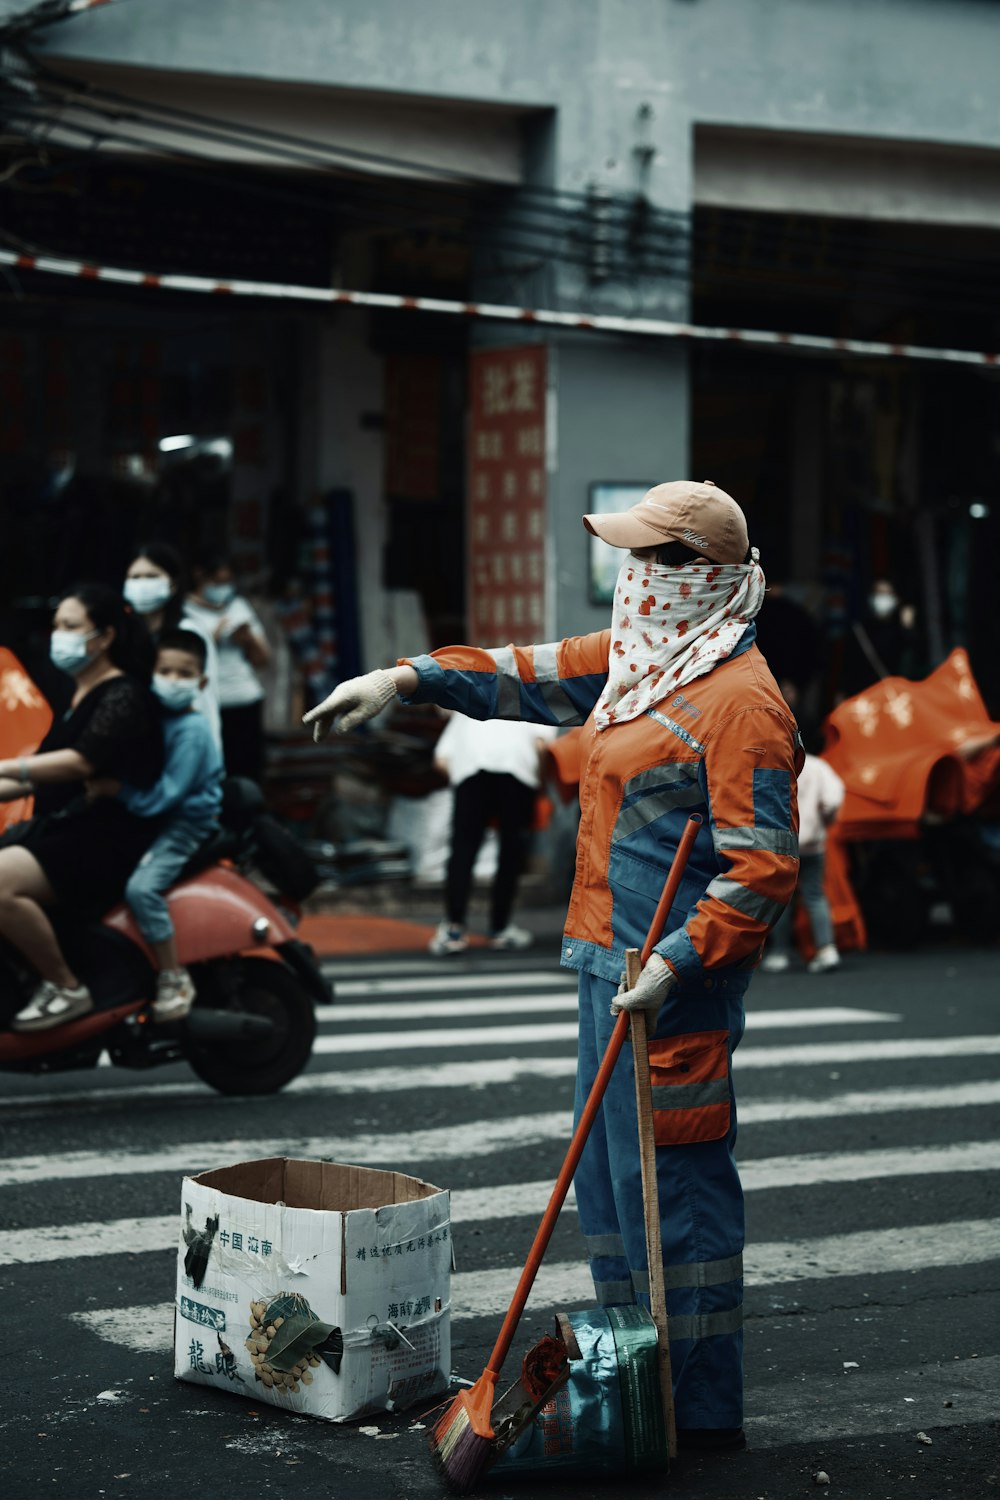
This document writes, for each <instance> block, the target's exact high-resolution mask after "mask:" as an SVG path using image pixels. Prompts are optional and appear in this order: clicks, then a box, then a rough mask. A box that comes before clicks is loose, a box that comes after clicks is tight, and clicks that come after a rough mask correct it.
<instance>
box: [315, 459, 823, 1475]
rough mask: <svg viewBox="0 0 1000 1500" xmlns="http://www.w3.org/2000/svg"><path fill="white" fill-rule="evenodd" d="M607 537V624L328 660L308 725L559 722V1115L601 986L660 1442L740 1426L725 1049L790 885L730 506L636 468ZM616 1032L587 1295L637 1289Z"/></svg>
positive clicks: (601, 1125)
mask: <svg viewBox="0 0 1000 1500" xmlns="http://www.w3.org/2000/svg"><path fill="white" fill-rule="evenodd" d="M583 520H584V525H585V526H586V527H587V528H588V530H589V531H591V532H593V533H594V534H595V535H597V536H599V537H601V538H603V539H604V540H605V541H606V542H609V543H610V544H611V545H612V546H614V547H621V548H622V549H624V551H625V557H624V560H623V562H622V565H621V570H620V572H619V574H618V581H617V585H616V588H615V594H614V603H613V607H612V616H611V626H610V629H608V630H603V631H599V632H596V633H595V634H592V635H585V636H578V637H575V638H573V639H569V640H564V641H561V642H558V643H556V644H551V645H536V646H504V647H501V648H497V649H492V650H483V649H480V648H476V647H471V646H452V647H448V648H446V649H444V650H440V651H435V652H434V653H433V654H432V655H429V656H415V657H413V658H410V659H404V660H403V661H401V662H400V663H399V665H398V666H396V667H395V668H393V669H392V670H391V671H376V672H371V673H369V674H367V675H366V676H364V677H359V678H354V679H353V680H351V681H349V682H344V683H342V684H341V685H340V686H339V687H338V688H337V689H336V690H335V691H334V692H333V693H332V694H331V695H330V697H329V698H327V699H326V701H325V702H324V703H321V704H320V705H319V706H318V707H317V708H314V709H312V710H311V711H310V712H309V713H307V714H306V715H305V720H306V722H307V723H311V724H313V725H314V733H315V734H316V736H317V738H320V737H322V736H323V735H324V734H326V733H327V732H328V731H329V729H330V727H331V726H335V727H336V728H337V729H338V730H346V729H351V728H353V727H354V726H355V725H357V724H359V723H361V722H362V721H364V720H365V719H368V718H371V717H372V716H373V715H374V714H376V713H378V712H379V710H380V709H381V708H383V707H384V706H385V705H386V704H387V703H388V702H389V701H390V700H392V699H393V698H394V697H396V696H397V695H398V696H399V697H401V698H402V699H403V701H404V702H410V703H427V702H431V703H437V704H439V705H440V706H442V707H444V708H451V709H457V710H458V711H459V712H460V713H463V714H468V715H469V716H470V717H473V718H480V719H490V718H501V719H528V720H531V721H533V722H534V723H539V724H558V725H567V724H581V723H582V724H583V725H584V728H583V731H582V733H583V740H584V748H583V757H582V772H581V780H580V810H581V811H580V832H579V837H578V840H577V860H576V877H575V881H574V885H573V892H572V896H571V898H570V903H569V910H568V912H567V917H566V931H565V937H564V939H563V944H562V963H563V965H564V966H565V967H567V968H570V969H576V970H577V971H578V972H579V987H580V1033H579V1057H578V1067H577V1085H576V1109H577V1115H578V1116H579V1113H580V1110H581V1109H582V1106H583V1103H584V1101H585V1100H586V1098H587V1095H588V1093H589V1091H590V1087H591V1084H592V1083H593V1080H594V1075H595V1073H596V1071H597V1068H598V1065H599V1063H600V1060H601V1057H602V1056H603V1054H604V1050H605V1048H606V1046H607V1043H608V1041H609V1038H610V1036H611V1031H612V1028H613V1026H614V1023H615V1014H616V1012H617V1011H618V1010H619V1009H620V1008H625V1009H633V1008H635V1007H642V1008H643V1009H644V1010H645V1011H646V1012H647V1014H648V1018H649V1029H650V1042H649V1056H650V1068H651V1074H652V1089H653V1117H654V1132H655V1137H656V1143H657V1153H656V1156H657V1178H658V1187H659V1197H660V1218H661V1226H662V1244H663V1261H664V1277H665V1282H666V1289H667V1307H668V1312H669V1318H670V1351H671V1361H672V1367H673V1375H674V1394H675V1402H676V1413H677V1427H678V1443H679V1446H681V1447H684V1448H687V1449H693V1448H704V1449H727V1448H741V1447H743V1446H745V1439H744V1436H743V1431H742V1423H743V1358H742V1356H743V1308H742V1303H743V1262H742V1251H743V1196H742V1189H741V1186H740V1180H739V1174H738V1172H737V1168H736V1162H735V1159H734V1155H733V1148H734V1145H735V1141H736V1111H735V1103H734V1097H733V1085H732V1075H731V1058H732V1053H733V1050H734V1049H735V1047H736V1046H737V1044H738V1043H739V1041H740V1038H741V1037H742V1035H743V1026H744V996H745V994H746V989H747V986H748V984H749V982H750V979H751V976H752V974H753V971H754V969H755V967H756V966H757V964H758V962H759V960H760V957H761V950H762V946H763V943H764V940H765V938H766V937H767V934H768V932H769V931H770V929H771V928H772V926H773V925H774V923H775V922H776V921H777V920H778V918H779V917H780V916H781V913H782V912H783V910H784V908H785V906H786V904H787V903H788V901H789V900H790V899H791V896H792V893H793V891H794V889H795V882H796V875H797V871H798V838H797V831H798V814H797V807H796V795H795V786H796V776H797V773H798V770H799V768H800V767H801V764H802V759H803V757H802V751H801V747H800V744H799V739H798V732H797V729H796V725H795V721H794V719H793V718H792V715H791V713H790V711H789V709H788V707H787V705H786V703H785V702H784V699H783V698H782V696H781V693H780V692H779V691H778V687H777V684H776V683H775V681H774V678H773V677H772V676H771V673H770V671H769V670H768V667H767V664H766V662H765V661H764V658H763V657H762V655H761V654H760V652H759V651H758V649H757V647H756V646H755V644H754V637H755V634H756V627H755V625H754V617H755V616H756V615H757V612H758V611H759V609H760V607H761V604H762V603H763V600H764V587H765V585H764V574H763V571H762V570H761V567H760V564H759V561H758V555H757V552H756V549H751V548H750V546H749V541H748V536H747V526H746V519H745V517H744V515H743V512H742V510H741V509H740V507H739V506H738V505H737V504H736V502H735V500H733V499H732V498H731V496H729V495H727V494H725V493H724V492H723V491H722V490H721V489H719V488H717V487H716V486H715V485H714V484H712V483H711V482H709V481H706V482H704V483H693V482H690V481H687V480H675V481H672V482H670V483H667V484H659V485H656V486H655V487H654V488H653V489H651V490H649V491H648V492H647V493H646V494H645V495H644V496H643V498H642V500H641V501H640V502H639V503H638V504H637V505H635V506H633V507H632V509H631V510H629V511H626V512H624V513H620V514H602V515H592V516H584V518H583ZM692 814H700V816H701V818H702V819H703V827H702V829H701V831H700V832H699V834H698V837H697V840H696V842H695V844H694V848H693V851H692V853H691V856H690V858H689V860H688V864H687V867H686V870H685V873H684V877H683V881H682V883H681V886H680V889H679V893H678V896H677V899H676V901H675V904H674V907H673V909H672V910H671V912H670V914H669V916H668V919H667V922H666V928H665V931H664V934H663V936H662V938H661V940H660V941H659V942H658V943H657V944H656V946H655V948H654V950H653V952H652V954H651V956H650V958H649V961H648V962H647V963H646V965H645V967H644V968H643V970H642V973H641V976H640V978H639V980H638V982H637V984H636V986H635V988H634V989H632V990H631V991H627V992H626V991H625V989H624V986H623V984H622V978H623V972H624V969H625V952H626V949H628V948H641V947H642V944H643V940H644V938H645V936H646V932H647V930H648V927H649V924H650V922H651V921H652V918H653V914H654V911H655V909H656V904H657V901H658V898H659V895H660V892H661V890H662V888H663V883H664V878H665V875H666V872H667V870H668V868H669V866H670V863H671V860H672V858H673V855H674V852H675V850H676V847H677V844H678V841H679V839H680V836H681V833H682V831H683V829H684V827H685V824H686V823H687V821H688V819H689V818H690V817H691V815H692ZM630 1059H631V1054H630V1052H629V1051H628V1049H626V1051H625V1052H624V1053H623V1054H622V1057H621V1059H620V1061H619V1063H618V1065H617V1067H616V1069H615V1073H614V1075H613V1077H612V1080H611V1084H610V1086H609V1088H608V1091H607V1094H606V1095H605V1098H604V1102H603V1106H602V1109H601V1111H600V1113H599V1114H598V1116H597V1119H596V1122H595V1124H594V1127H593V1129H592V1131H591V1134H590V1137H589V1140H588V1143H587V1146H586V1149H585V1151H584V1154H583V1157H582V1160H581V1162H580V1166H579V1167H578V1169H577V1173H576V1179H575V1185H576V1197H577V1205H578V1210H579V1217H580V1226H581V1228H582V1230H583V1234H584V1236H585V1238H586V1243H587V1249H588V1254H589V1258H590V1266H591V1271H592V1274H593V1278H594V1285H595V1288H596V1293H597V1298H598V1300H599V1302H600V1303H601V1304H602V1305H614V1304H620V1303H629V1302H636V1301H643V1302H646V1301H647V1299H648V1285H649V1280H648V1273H647V1260H646V1241H645V1232H644V1221H643V1205H642V1185H641V1177H640V1164H639V1148H638V1132H637V1125H636V1114H635V1097H634V1083H633V1079H632V1071H631V1060H630Z"/></svg>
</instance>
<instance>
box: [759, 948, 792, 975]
mask: <svg viewBox="0 0 1000 1500" xmlns="http://www.w3.org/2000/svg"><path fill="white" fill-rule="evenodd" d="M760 966H761V968H762V969H763V971H764V973H765V974H784V972H785V970H786V969H787V968H788V954H787V953H765V954H764V957H763V958H762V959H761V964H760Z"/></svg>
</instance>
